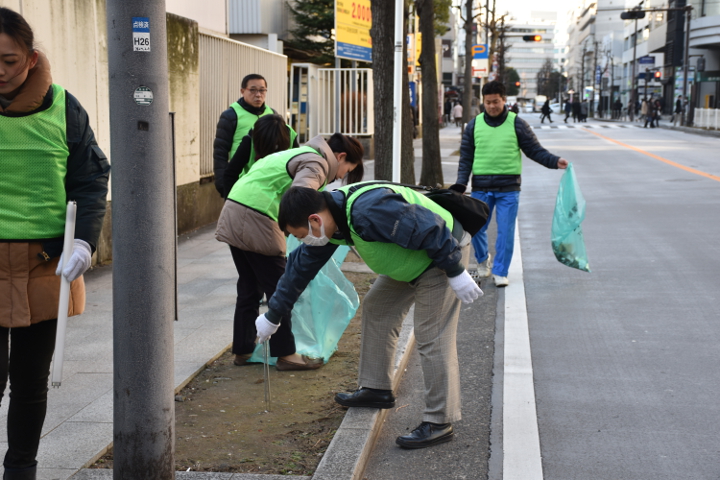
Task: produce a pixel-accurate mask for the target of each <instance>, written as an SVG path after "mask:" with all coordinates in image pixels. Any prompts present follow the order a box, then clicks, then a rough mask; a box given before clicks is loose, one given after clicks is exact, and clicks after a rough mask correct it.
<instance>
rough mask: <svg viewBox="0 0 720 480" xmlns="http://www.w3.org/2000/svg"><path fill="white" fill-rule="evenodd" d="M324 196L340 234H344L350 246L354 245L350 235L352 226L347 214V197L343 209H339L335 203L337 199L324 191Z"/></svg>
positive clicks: (344, 198) (344, 199)
mask: <svg viewBox="0 0 720 480" xmlns="http://www.w3.org/2000/svg"><path fill="white" fill-rule="evenodd" d="M322 195H323V197H325V203H327V206H328V210H330V215H332V217H333V219H334V220H335V224H336V225H337V227H338V229H339V230H340V233H342V235H343V237H344V238H345V241H346V242H347V244H348V245H353V241H352V236H351V235H350V225H349V223H348V218H347V214H346V213H345V212H346V211H347V197H345V196H344V195H343V202H342V207H338V204H337V203H335V199H334V198H333V196H332V194H331V193H330V192H328V191H323V192H322Z"/></svg>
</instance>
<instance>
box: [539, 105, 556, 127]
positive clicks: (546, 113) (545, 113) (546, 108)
mask: <svg viewBox="0 0 720 480" xmlns="http://www.w3.org/2000/svg"><path fill="white" fill-rule="evenodd" d="M551 113H552V110H551V109H550V100H545V103H543V106H542V108H540V123H545V118H546V117H547V119H548V120H550V123H553V121H552V118H551V117H550V114H551Z"/></svg>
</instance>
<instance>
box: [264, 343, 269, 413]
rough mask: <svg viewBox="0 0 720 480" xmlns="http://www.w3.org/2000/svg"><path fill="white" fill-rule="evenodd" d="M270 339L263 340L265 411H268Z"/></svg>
mask: <svg viewBox="0 0 720 480" xmlns="http://www.w3.org/2000/svg"><path fill="white" fill-rule="evenodd" d="M269 343H270V340H269V339H268V340H265V341H264V342H263V375H264V377H265V382H264V383H265V411H266V412H269V411H270V347H269Z"/></svg>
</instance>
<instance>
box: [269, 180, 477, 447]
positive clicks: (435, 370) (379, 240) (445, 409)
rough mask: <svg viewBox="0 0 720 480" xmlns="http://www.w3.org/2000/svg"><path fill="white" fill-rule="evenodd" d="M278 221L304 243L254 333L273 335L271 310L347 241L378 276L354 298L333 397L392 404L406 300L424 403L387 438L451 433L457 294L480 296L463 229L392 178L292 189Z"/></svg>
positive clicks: (355, 403)
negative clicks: (353, 386) (351, 381)
mask: <svg viewBox="0 0 720 480" xmlns="http://www.w3.org/2000/svg"><path fill="white" fill-rule="evenodd" d="M279 223H280V227H281V228H282V229H283V230H285V231H287V232H289V233H291V234H293V235H295V236H296V237H297V238H299V239H300V240H301V241H302V242H303V243H304V245H301V246H300V247H299V248H298V249H296V250H295V251H294V252H293V253H292V254H291V255H290V258H289V259H288V268H287V270H286V271H285V275H283V277H282V278H281V279H280V282H279V284H278V288H277V293H276V294H275V295H273V297H272V298H271V299H270V303H269V305H268V307H269V310H268V312H267V313H266V314H265V315H261V316H260V317H258V319H257V321H256V323H257V329H258V333H259V335H260V336H261V339H262V338H263V337H264V336H267V335H274V332H275V331H276V330H277V329H278V328H279V327H278V322H279V321H280V318H281V317H282V316H283V315H287V314H288V312H290V310H291V309H292V308H293V304H294V303H295V302H296V301H297V299H298V297H299V296H300V294H301V293H302V291H303V290H304V289H305V287H306V286H307V285H308V283H309V282H310V280H311V279H312V278H313V277H314V276H315V275H316V274H317V272H318V271H319V270H320V268H322V266H323V265H324V264H325V262H327V261H328V260H329V259H330V257H331V256H332V254H333V253H334V252H335V250H336V249H337V247H338V244H349V245H352V244H354V245H355V248H357V250H358V252H359V253H360V256H362V258H363V259H364V260H365V262H366V263H367V265H368V267H370V268H371V269H372V270H373V271H375V272H376V273H378V274H380V276H379V277H378V278H377V279H376V281H375V283H373V285H372V287H371V288H370V291H369V292H368V293H367V295H366V296H365V299H364V301H363V308H362V312H363V313H362V337H361V345H360V365H359V372H358V386H359V388H358V389H357V390H356V391H355V392H352V393H338V394H336V395H335V401H336V402H337V403H339V404H340V405H343V406H346V407H370V408H382V409H389V408H393V407H395V396H394V395H393V392H392V374H393V369H394V359H395V350H396V348H397V342H398V332H399V331H400V328H401V326H402V322H403V319H404V318H405V315H406V314H407V312H408V309H409V308H410V307H411V306H412V305H413V304H414V305H415V315H414V333H415V338H416V340H417V344H418V351H419V353H420V365H421V367H422V371H423V378H424V390H425V410H424V412H423V418H422V422H421V423H420V425H418V426H417V427H416V428H415V429H414V430H413V431H412V432H411V433H410V434H407V435H403V436H400V437H398V438H397V439H396V440H395V442H396V443H397V444H398V445H400V446H401V447H403V448H424V447H429V446H431V445H435V444H438V443H443V442H447V441H450V440H452V438H453V434H454V432H453V425H452V423H453V422H456V421H459V420H460V418H461V396H460V371H459V366H458V358H457V342H456V338H457V325H458V317H459V314H460V308H461V302H463V303H471V302H473V301H474V300H475V299H476V298H478V296H480V295H482V291H481V290H480V288H479V287H478V285H477V284H476V283H475V281H474V280H473V279H472V278H471V277H470V275H469V274H468V272H467V270H466V269H465V267H466V266H467V262H468V258H469V256H470V234H468V233H467V232H466V231H465V230H464V229H463V227H462V225H461V224H460V222H458V221H457V220H456V219H454V218H453V216H452V215H451V214H450V212H448V211H447V210H445V209H444V208H442V207H440V206H439V205H438V204H437V203H435V202H433V201H432V200H430V199H428V198H427V197H425V196H424V195H422V194H420V193H418V192H416V191H415V190H413V189H410V188H407V187H403V186H399V185H396V184H391V185H387V184H380V185H378V184H374V183H371V184H370V185H367V184H363V183H361V184H359V185H350V186H346V187H342V188H341V189H340V190H339V191H335V192H332V193H325V194H323V193H319V192H316V191H314V190H312V189H309V188H291V189H290V190H288V192H287V193H286V194H285V196H283V198H282V201H281V202H280V216H279ZM331 238H332V240H331ZM317 308H323V306H322V305H318V306H317ZM280 327H282V323H280Z"/></svg>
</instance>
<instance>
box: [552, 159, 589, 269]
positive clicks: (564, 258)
mask: <svg viewBox="0 0 720 480" xmlns="http://www.w3.org/2000/svg"><path fill="white" fill-rule="evenodd" d="M584 219H585V199H584V198H583V196H582V192H580V186H579V185H578V182H577V178H576V177H575V170H573V166H572V163H571V164H569V165H568V167H567V170H565V174H563V176H562V179H561V180H560V188H559V189H558V194H557V200H556V201H555V214H554V215H553V222H552V234H551V241H552V249H553V253H555V258H557V259H558V261H559V262H560V263H562V264H564V265H567V266H568V267H572V268H577V269H578V270H582V271H584V272H589V271H590V266H589V265H588V258H587V252H586V250H585V240H584V238H583V232H582V226H581V224H582V221H583V220H584Z"/></svg>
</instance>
